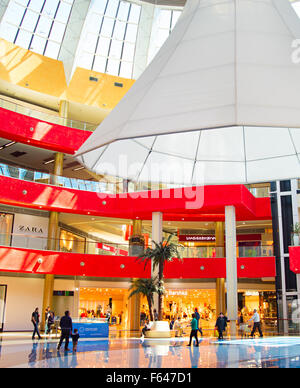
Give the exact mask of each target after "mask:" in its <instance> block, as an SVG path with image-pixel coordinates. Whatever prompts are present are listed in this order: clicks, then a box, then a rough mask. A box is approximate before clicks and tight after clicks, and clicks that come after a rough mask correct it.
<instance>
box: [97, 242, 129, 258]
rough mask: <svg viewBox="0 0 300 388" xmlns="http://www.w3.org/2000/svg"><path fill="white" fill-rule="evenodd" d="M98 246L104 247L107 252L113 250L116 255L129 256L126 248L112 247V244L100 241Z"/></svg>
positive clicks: (99, 247)
mask: <svg viewBox="0 0 300 388" xmlns="http://www.w3.org/2000/svg"><path fill="white" fill-rule="evenodd" d="M97 248H98V249H102V250H103V251H106V252H111V253H113V254H114V255H116V256H128V252H127V251H125V250H124V249H119V248H116V247H112V246H110V245H107V244H103V243H98V244H97Z"/></svg>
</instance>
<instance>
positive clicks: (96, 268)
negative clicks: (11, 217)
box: [0, 247, 276, 279]
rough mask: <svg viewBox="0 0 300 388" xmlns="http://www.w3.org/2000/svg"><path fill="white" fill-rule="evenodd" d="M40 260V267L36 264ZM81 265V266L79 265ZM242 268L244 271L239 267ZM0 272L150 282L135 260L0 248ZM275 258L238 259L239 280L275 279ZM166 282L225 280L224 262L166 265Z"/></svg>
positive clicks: (199, 261)
mask: <svg viewBox="0 0 300 388" xmlns="http://www.w3.org/2000/svg"><path fill="white" fill-rule="evenodd" d="M39 259H42V263H39V262H38V260H39ZM83 263H84V266H83V265H82V264H83ZM242 266H244V269H241V267H242ZM0 272H17V273H35V274H55V275H64V276H87V277H108V278H149V277H150V276H151V273H150V265H148V266H147V267H146V270H144V264H141V263H138V262H137V260H136V258H135V257H119V256H102V255H82V254H76V253H65V252H49V251H38V250H32V249H21V248H10V247H0ZM275 275H276V269H275V258H274V257H262V258H241V259H238V277H239V278H262V277H275ZM165 278H166V279H215V278H226V260H225V259H222V258H221V259H219V258H218V259H194V258H193V259H192V258H190V259H183V260H182V261H178V260H174V261H173V262H171V263H168V264H167V266H166V268H165Z"/></svg>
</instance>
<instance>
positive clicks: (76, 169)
mask: <svg viewBox="0 0 300 388" xmlns="http://www.w3.org/2000/svg"><path fill="white" fill-rule="evenodd" d="M84 168H85V167H83V166H82V167H77V168H74V169H73V171H80V170H84Z"/></svg>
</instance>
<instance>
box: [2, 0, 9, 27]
mask: <svg viewBox="0 0 300 388" xmlns="http://www.w3.org/2000/svg"><path fill="white" fill-rule="evenodd" d="M8 3H9V0H0V22H2V19H3V16H4V14H5V12H6V10H7V6H8Z"/></svg>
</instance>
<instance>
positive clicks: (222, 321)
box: [216, 313, 227, 340]
mask: <svg viewBox="0 0 300 388" xmlns="http://www.w3.org/2000/svg"><path fill="white" fill-rule="evenodd" d="M226 327H227V318H226V317H225V315H224V314H223V313H220V315H219V317H218V319H217V322H216V329H217V330H218V333H219V338H218V339H219V340H222V339H224V337H223V333H224V331H225V330H226Z"/></svg>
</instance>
